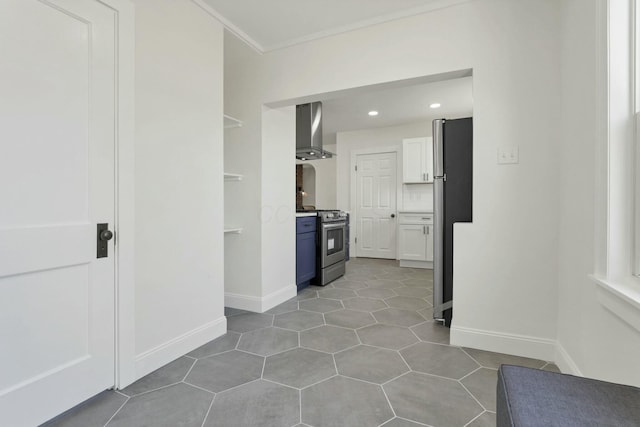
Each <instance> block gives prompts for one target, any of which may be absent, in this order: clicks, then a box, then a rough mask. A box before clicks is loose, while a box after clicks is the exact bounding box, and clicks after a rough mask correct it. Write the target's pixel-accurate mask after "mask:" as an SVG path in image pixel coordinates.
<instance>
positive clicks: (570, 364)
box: [554, 343, 584, 377]
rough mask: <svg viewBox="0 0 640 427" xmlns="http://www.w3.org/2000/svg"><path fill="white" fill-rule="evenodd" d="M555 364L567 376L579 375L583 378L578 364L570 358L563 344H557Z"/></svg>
mask: <svg viewBox="0 0 640 427" xmlns="http://www.w3.org/2000/svg"><path fill="white" fill-rule="evenodd" d="M554 362H555V364H556V366H557V367H558V368H560V371H561V372H562V373H565V374H571V375H578V376H580V377H583V376H584V375H582V372H581V371H580V368H578V365H577V364H576V362H575V361H574V360H573V359H572V358H571V356H569V353H567V351H566V350H565V349H564V347H563V346H562V344H560V343H557V344H556V356H555V358H554Z"/></svg>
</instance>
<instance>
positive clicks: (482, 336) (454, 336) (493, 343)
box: [450, 326, 556, 362]
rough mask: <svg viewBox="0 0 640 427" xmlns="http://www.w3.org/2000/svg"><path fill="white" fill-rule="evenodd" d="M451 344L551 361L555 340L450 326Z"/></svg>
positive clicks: (553, 355) (554, 352) (554, 353)
mask: <svg viewBox="0 0 640 427" xmlns="http://www.w3.org/2000/svg"><path fill="white" fill-rule="evenodd" d="M450 341H451V345H456V346H460V347H470V348H477V349H479V350H485V351H492V352H495V353H504V354H513V355H515V356H521V357H529V358H533V359H540V360H546V361H547V362H549V361H553V360H554V357H555V355H556V342H555V340H552V339H548V338H540V337H532V336H528V335H519V334H506V333H503V332H496V331H485V330H480V329H473V328H464V327H459V326H451V339H450Z"/></svg>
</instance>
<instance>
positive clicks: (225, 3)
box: [194, 0, 470, 52]
mask: <svg viewBox="0 0 640 427" xmlns="http://www.w3.org/2000/svg"><path fill="white" fill-rule="evenodd" d="M194 1H195V2H196V3H198V4H199V5H200V6H202V7H204V8H206V9H207V11H208V12H209V13H211V14H212V15H214V16H216V17H217V18H218V19H219V20H220V21H221V22H222V23H223V24H224V25H225V26H226V28H227V29H228V30H229V31H231V32H232V33H234V34H235V35H236V36H238V37H240V38H241V39H242V40H244V41H245V42H247V43H248V44H250V45H251V46H253V47H254V48H255V49H256V50H258V51H260V52H265V51H269V50H274V49H279V48H282V47H286V46H291V45H294V44H298V43H302V42H305V41H309V40H314V39H318V38H322V37H327V36H330V35H333V34H338V33H343V32H346V31H351V30H355V29H358V28H362V27H366V26H369V25H375V24H379V23H382V22H387V21H391V20H394V19H399V18H404V17H407V16H412V15H417V14H420V13H425V12H429V11H431V10H435V9H441V8H443V7H448V6H451V5H454V4H458V3H463V2H466V1H470V0H322V1H318V0H268V1H266V0H194Z"/></svg>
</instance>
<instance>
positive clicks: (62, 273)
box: [0, 0, 115, 427]
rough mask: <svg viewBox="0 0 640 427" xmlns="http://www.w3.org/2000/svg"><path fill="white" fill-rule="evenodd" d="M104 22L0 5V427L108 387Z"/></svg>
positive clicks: (91, 9)
mask: <svg viewBox="0 0 640 427" xmlns="http://www.w3.org/2000/svg"><path fill="white" fill-rule="evenodd" d="M114 22H115V16H114V12H113V11H112V10H110V9H109V8H107V7H106V6H104V5H102V4H101V3H98V2H97V1H94V0H50V1H45V0H42V1H37V0H2V1H0V58H2V59H1V60H0V343H1V344H0V346H1V350H0V425H2V426H12V427H19V426H33V425H37V424H40V423H41V422H43V421H46V420H47V419H49V418H51V417H53V416H55V415H57V414H59V413H61V412H63V411H65V410H66V409H68V408H70V407H72V406H74V405H76V404H77V403H79V402H81V401H83V400H85V399H87V398H89V397H91V396H93V395H95V394H96V393H99V392H100V391H102V390H105V389H107V388H109V387H112V386H113V384H114V346H115V344H114V323H115V321H114V313H115V310H114V290H115V286H114V277H115V276H114V274H115V273H114V259H115V258H114V253H113V251H114V246H113V244H114V241H113V240H111V241H110V242H108V249H109V257H107V258H100V259H96V239H97V231H96V224H97V223H109V226H110V228H111V229H113V223H114V218H115V215H114V197H115V194H114V182H115V177H114V169H115V168H114V166H115V163H114V148H115V131H114V128H115V113H114V108H115V101H114V100H115V96H114V94H115V60H114V58H115V24H114Z"/></svg>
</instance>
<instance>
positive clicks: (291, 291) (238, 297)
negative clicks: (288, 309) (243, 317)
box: [224, 285, 298, 313]
mask: <svg viewBox="0 0 640 427" xmlns="http://www.w3.org/2000/svg"><path fill="white" fill-rule="evenodd" d="M297 293H298V288H297V287H296V285H288V286H285V287H284V288H282V289H279V290H277V291H275V292H272V293H270V294H269V295H265V296H263V297H256V296H253V295H242V294H234V293H231V292H225V293H224V305H225V307H231V308H237V309H238V310H247V311H253V312H256V313H264V312H265V311H267V310H271V309H272V308H273V307H275V306H277V305H279V304H282V303H283V302H285V301H287V300H289V299H291V298H293V297H295V296H296V294H297Z"/></svg>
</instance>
